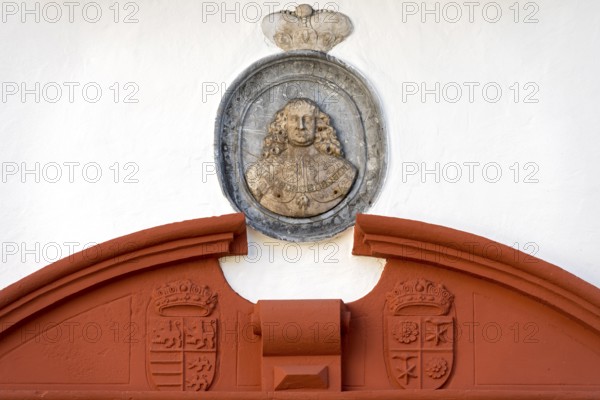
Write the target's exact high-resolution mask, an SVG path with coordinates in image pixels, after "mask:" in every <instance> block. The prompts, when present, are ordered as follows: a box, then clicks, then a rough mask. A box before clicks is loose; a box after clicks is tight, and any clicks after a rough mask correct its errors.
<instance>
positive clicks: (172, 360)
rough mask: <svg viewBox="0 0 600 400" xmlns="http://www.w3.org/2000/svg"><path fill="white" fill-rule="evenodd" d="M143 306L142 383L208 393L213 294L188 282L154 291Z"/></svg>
mask: <svg viewBox="0 0 600 400" xmlns="http://www.w3.org/2000/svg"><path fill="white" fill-rule="evenodd" d="M152 297H153V301H152V302H151V304H150V306H149V307H148V330H147V332H148V335H147V349H148V351H147V354H148V361H147V366H148V379H149V380H150V381H151V382H152V384H153V385H154V386H155V387H156V389H158V390H170V391H203V390H208V388H209V387H210V385H211V384H212V382H213V379H214V377H215V372H216V369H217V344H218V343H217V341H218V335H217V326H218V318H217V317H218V315H217V313H216V312H214V308H215V306H216V304H217V294H216V293H213V292H212V291H211V290H210V288H209V287H208V286H203V285H198V284H196V283H194V282H192V281H190V280H181V281H176V282H171V283H169V284H167V285H164V286H161V287H160V288H158V289H156V290H154V293H153V296H152Z"/></svg>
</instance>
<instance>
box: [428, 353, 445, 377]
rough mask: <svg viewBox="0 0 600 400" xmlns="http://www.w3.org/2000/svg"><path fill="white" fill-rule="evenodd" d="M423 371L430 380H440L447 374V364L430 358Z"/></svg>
mask: <svg viewBox="0 0 600 400" xmlns="http://www.w3.org/2000/svg"><path fill="white" fill-rule="evenodd" d="M425 371H426V372H427V375H428V376H429V377H430V378H433V379H440V378H441V377H443V376H444V375H446V372H448V362H446V360H444V359H443V358H440V357H436V358H432V359H431V360H429V362H428V363H427V366H426V367H425Z"/></svg>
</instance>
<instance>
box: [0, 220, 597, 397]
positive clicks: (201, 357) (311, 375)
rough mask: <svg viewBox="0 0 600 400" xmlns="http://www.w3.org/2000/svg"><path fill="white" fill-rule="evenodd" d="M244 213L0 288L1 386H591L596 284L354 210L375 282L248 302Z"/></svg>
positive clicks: (574, 389)
mask: <svg viewBox="0 0 600 400" xmlns="http://www.w3.org/2000/svg"><path fill="white" fill-rule="evenodd" d="M246 249H247V247H246V231H245V223H244V217H243V215H241V214H235V215H227V216H222V217H215V218H205V219H198V220H193V221H186V222H182V223H177V224H171V225H166V226H161V227H157V228H152V229H148V230H146V231H142V232H138V233H134V234H132V235H128V236H125V237H122V238H119V239H115V240H112V241H109V242H106V243H103V244H101V245H99V246H96V247H95V248H93V249H91V250H88V251H86V252H82V253H78V254H76V255H74V256H72V257H70V258H67V259H64V260H61V261H59V262H57V263H54V264H52V265H50V266H48V267H46V268H44V269H42V270H40V271H38V272H36V273H34V274H32V275H31V276H29V277H27V278H25V279H23V280H21V281H19V282H17V283H15V284H14V285H12V286H10V287H8V288H6V289H4V290H2V291H0V399H41V398H44V399H163V398H164V399H175V398H177V399H180V398H198V396H199V394H201V398H214V399H217V398H219V399H224V398H244V399H262V398H272V399H306V398H311V399H313V398H314V399H341V398H348V399H350V398H351V399H359V398H361V399H362V398H365V399H366V398H374V399H392V398H394V399H396V398H400V399H598V398H600V374H599V372H598V365H600V290H599V289H598V288H595V287H593V286H592V285H589V284H587V283H586V282H583V281H582V280H580V279H578V278H576V277H574V276H573V275H571V274H569V273H567V272H565V271H563V270H561V269H560V268H558V267H556V266H554V265H551V264H549V263H546V262H544V261H541V260H539V259H536V258H533V257H530V256H529V255H527V254H524V253H521V252H519V251H516V250H514V249H512V248H510V247H507V246H503V245H501V244H498V243H495V242H492V241H489V240H487V239H484V238H481V237H478V236H475V235H471V234H468V233H464V232H460V231H456V230H453V229H449V228H444V227H440V226H435V225H429V224H424V223H421V222H416V221H408V220H402V219H396V218H387V217H377V216H369V215H359V216H358V218H357V225H356V227H355V245H354V250H353V251H354V254H356V255H362V256H377V257H384V258H386V259H387V264H386V267H385V269H384V272H383V274H382V277H381V279H380V281H379V283H378V284H377V285H376V287H375V288H374V289H373V290H372V292H371V293H369V294H368V295H366V296H365V297H363V298H362V299H360V300H358V301H355V302H352V303H348V304H344V303H343V302H341V301H340V300H293V301H292V300H283V301H273V300H269V301H259V302H258V304H252V303H250V302H248V301H247V300H245V299H243V298H241V297H240V296H239V295H237V293H235V292H234V291H233V290H232V289H231V288H230V287H229V285H228V284H227V282H226V281H225V279H224V277H223V274H222V272H221V269H220V266H219V262H218V258H219V257H222V256H225V255H228V254H243V253H245V252H246Z"/></svg>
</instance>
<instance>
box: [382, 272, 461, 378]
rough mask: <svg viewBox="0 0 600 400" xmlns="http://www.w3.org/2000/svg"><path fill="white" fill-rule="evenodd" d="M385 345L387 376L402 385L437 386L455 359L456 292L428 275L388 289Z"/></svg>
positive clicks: (450, 368)
mask: <svg viewBox="0 0 600 400" xmlns="http://www.w3.org/2000/svg"><path fill="white" fill-rule="evenodd" d="M386 297H387V301H386V306H385V312H384V348H385V353H386V354H385V361H386V366H387V370H388V376H389V378H390V380H391V381H392V383H394V384H395V385H397V386H399V387H401V388H403V389H438V388H440V387H442V386H443V385H444V383H446V381H447V380H448V378H449V377H450V374H451V372H452V366H453V362H454V318H453V317H452V313H453V301H454V296H453V295H452V294H451V293H450V292H449V291H448V290H447V289H446V288H445V287H444V286H443V285H442V284H440V283H434V282H431V281H428V280H426V279H415V280H410V281H405V282H399V283H398V284H396V286H395V287H394V288H393V289H392V290H391V291H390V292H388V293H387V295H386Z"/></svg>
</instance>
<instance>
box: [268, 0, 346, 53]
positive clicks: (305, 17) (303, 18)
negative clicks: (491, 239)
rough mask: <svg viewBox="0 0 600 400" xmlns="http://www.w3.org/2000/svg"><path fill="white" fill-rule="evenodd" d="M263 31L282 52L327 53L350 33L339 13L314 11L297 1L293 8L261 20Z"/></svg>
mask: <svg viewBox="0 0 600 400" xmlns="http://www.w3.org/2000/svg"><path fill="white" fill-rule="evenodd" d="M262 30H263V33H264V34H265V36H266V37H267V38H269V40H271V41H272V42H273V43H275V44H276V45H277V46H278V47H280V48H281V49H283V50H285V51H290V50H317V51H322V52H325V53H326V52H328V51H329V50H331V49H332V48H333V47H335V46H336V45H338V44H339V43H341V42H342V41H344V39H346V38H347V37H348V36H349V35H350V34H351V33H352V22H350V19H349V18H348V17H347V16H345V15H344V14H341V13H339V12H335V11H330V10H314V9H313V8H312V7H311V6H309V5H308V4H301V5H299V6H298V7H296V10H295V11H287V10H285V11H279V12H276V13H272V14H269V15H267V16H266V17H265V18H264V19H263V21H262Z"/></svg>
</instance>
